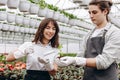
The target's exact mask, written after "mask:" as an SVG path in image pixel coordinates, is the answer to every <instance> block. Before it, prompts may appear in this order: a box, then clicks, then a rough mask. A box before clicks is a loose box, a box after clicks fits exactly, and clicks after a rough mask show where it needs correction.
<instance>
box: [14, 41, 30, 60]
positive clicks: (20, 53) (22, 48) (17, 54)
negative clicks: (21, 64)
mask: <svg viewBox="0 0 120 80" xmlns="http://www.w3.org/2000/svg"><path fill="white" fill-rule="evenodd" d="M31 45H32V43H31V42H25V43H24V44H22V45H21V46H19V48H18V49H17V50H16V51H15V52H14V53H13V54H14V57H15V58H16V59H18V58H21V57H24V56H26V55H27V53H26V52H25V50H26V49H27V48H28V47H30V46H31Z"/></svg>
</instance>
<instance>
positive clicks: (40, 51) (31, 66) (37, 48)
mask: <svg viewBox="0 0 120 80" xmlns="http://www.w3.org/2000/svg"><path fill="white" fill-rule="evenodd" d="M47 52H51V53H50V54H48V53H47ZM57 54H58V50H57V48H52V47H51V46H50V44H48V45H46V46H44V45H42V44H41V43H39V44H35V43H32V42H25V43H24V44H22V45H21V46H20V47H19V48H18V51H16V52H14V57H15V58H16V59H18V58H21V57H24V56H26V57H27V61H26V65H27V66H26V69H27V70H46V69H45V67H44V64H42V63H40V62H39V61H38V57H39V56H40V57H41V58H46V59H49V60H50V62H51V63H52V64H53V63H54V59H55V57H56V56H57Z"/></svg>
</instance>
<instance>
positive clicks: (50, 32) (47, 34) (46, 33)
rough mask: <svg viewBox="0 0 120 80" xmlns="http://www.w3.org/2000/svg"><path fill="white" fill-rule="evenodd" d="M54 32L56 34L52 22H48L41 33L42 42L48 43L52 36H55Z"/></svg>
mask: <svg viewBox="0 0 120 80" xmlns="http://www.w3.org/2000/svg"><path fill="white" fill-rule="evenodd" d="M55 32H56V28H55V26H54V25H53V23H52V22H49V23H48V25H47V26H46V28H45V29H44V31H43V35H44V37H43V42H44V41H47V42H49V41H50V40H51V39H52V38H53V36H54V35H55Z"/></svg>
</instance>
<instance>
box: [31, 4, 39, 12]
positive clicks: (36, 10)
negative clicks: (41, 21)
mask: <svg viewBox="0 0 120 80" xmlns="http://www.w3.org/2000/svg"><path fill="white" fill-rule="evenodd" d="M38 11H39V7H38V6H37V5H36V4H31V5H30V9H29V13H30V14H37V13H38Z"/></svg>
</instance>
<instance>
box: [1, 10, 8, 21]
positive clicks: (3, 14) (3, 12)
mask: <svg viewBox="0 0 120 80" xmlns="http://www.w3.org/2000/svg"><path fill="white" fill-rule="evenodd" d="M6 19H7V13H6V12H5V11H0V21H5V20H6Z"/></svg>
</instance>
